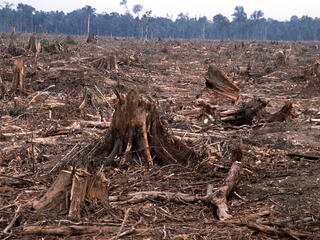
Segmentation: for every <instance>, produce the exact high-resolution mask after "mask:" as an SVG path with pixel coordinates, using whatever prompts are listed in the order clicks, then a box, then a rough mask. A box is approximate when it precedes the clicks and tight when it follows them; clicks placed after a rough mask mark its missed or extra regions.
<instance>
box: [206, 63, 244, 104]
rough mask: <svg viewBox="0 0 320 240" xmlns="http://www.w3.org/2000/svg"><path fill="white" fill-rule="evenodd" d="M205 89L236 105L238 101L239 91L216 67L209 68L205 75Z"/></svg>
mask: <svg viewBox="0 0 320 240" xmlns="http://www.w3.org/2000/svg"><path fill="white" fill-rule="evenodd" d="M205 79H206V88H208V89H211V91H213V93H215V94H218V95H221V96H224V97H228V98H230V99H232V100H233V102H234V104H237V103H238V102H239V99H240V89H239V87H238V86H236V85H235V84H234V83H233V82H232V81H231V80H230V79H229V78H228V76H227V75H226V74H225V73H224V72H223V71H222V70H220V69H218V68H217V67H216V66H214V65H211V66H209V69H208V72H207V73H206V75H205Z"/></svg>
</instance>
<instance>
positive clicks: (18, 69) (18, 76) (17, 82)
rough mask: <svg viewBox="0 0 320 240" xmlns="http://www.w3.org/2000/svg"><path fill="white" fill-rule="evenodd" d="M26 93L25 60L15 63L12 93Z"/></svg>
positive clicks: (18, 60)
mask: <svg viewBox="0 0 320 240" xmlns="http://www.w3.org/2000/svg"><path fill="white" fill-rule="evenodd" d="M17 90H19V91H20V92H23V91H24V66H23V60H22V59H17V60H14V63H13V79H12V91H13V92H16V91H17Z"/></svg>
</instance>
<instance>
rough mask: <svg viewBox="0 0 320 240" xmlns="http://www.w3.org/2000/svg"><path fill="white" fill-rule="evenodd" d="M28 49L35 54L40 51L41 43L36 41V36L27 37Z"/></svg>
mask: <svg viewBox="0 0 320 240" xmlns="http://www.w3.org/2000/svg"><path fill="white" fill-rule="evenodd" d="M28 49H29V50H30V51H32V52H33V53H35V54H38V53H39V52H40V51H41V44H40V42H39V41H38V38H37V36H35V35H32V36H31V37H30V39H29V44H28Z"/></svg>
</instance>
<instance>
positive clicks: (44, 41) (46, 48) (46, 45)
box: [40, 38, 49, 52]
mask: <svg viewBox="0 0 320 240" xmlns="http://www.w3.org/2000/svg"><path fill="white" fill-rule="evenodd" d="M40 45H41V48H42V52H49V40H48V39H45V38H43V39H41V40H40Z"/></svg>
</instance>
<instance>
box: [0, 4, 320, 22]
mask: <svg viewBox="0 0 320 240" xmlns="http://www.w3.org/2000/svg"><path fill="white" fill-rule="evenodd" d="M4 2H10V3H14V4H15V5H16V4H17V3H20V2H21V3H24V4H29V5H31V6H33V7H35V8H36V9H37V10H44V11H51V10H60V11H61V10H62V11H64V12H71V11H73V10H75V9H79V8H82V7H84V6H85V5H90V6H92V7H94V8H96V9H97V12H98V13H102V12H106V13H110V12H119V13H124V9H123V8H122V7H120V0H91V1H86V0H50V1H48V0H6V1H3V0H0V3H4ZM135 4H141V5H143V6H144V8H143V10H144V11H147V10H152V15H153V16H164V17H165V16H167V14H168V15H169V16H172V17H173V18H175V17H176V16H177V15H178V14H179V13H181V12H183V13H185V14H186V13H188V14H189V16H190V17H194V16H197V17H199V16H207V17H208V18H209V19H212V17H213V16H215V15H216V14H218V13H221V14H223V15H224V16H226V17H228V18H229V19H230V20H231V14H232V13H233V12H234V8H235V7H236V6H243V7H244V9H245V12H246V13H247V14H248V17H249V16H250V15H251V13H252V12H253V11H254V10H262V11H263V12H264V14H265V17H266V18H273V19H277V20H290V17H291V16H292V15H297V16H298V17H301V16H303V15H308V16H310V17H320V0H218V1H215V0H211V1H210V0H128V6H129V9H130V10H131V9H132V6H133V5H135Z"/></svg>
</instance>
